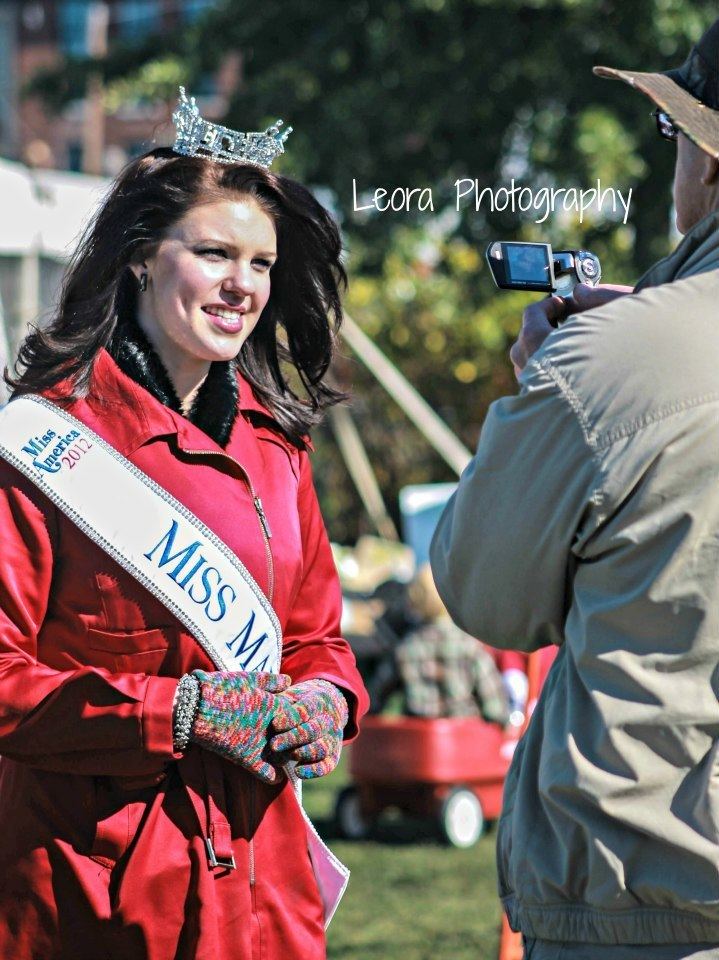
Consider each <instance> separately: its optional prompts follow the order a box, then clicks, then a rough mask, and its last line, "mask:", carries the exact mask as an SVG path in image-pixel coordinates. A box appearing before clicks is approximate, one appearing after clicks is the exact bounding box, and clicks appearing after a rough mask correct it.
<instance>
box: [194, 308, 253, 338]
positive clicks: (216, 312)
mask: <svg viewBox="0 0 719 960" xmlns="http://www.w3.org/2000/svg"><path fill="white" fill-rule="evenodd" d="M202 309H203V311H204V312H205V313H206V314H207V316H208V317H209V320H210V323H211V324H212V326H213V327H215V329H216V330H220V331H221V332H222V333H239V332H240V331H241V330H242V328H243V326H244V319H243V317H244V314H245V310H244V309H242V310H229V309H227V308H223V307H203V308H202Z"/></svg>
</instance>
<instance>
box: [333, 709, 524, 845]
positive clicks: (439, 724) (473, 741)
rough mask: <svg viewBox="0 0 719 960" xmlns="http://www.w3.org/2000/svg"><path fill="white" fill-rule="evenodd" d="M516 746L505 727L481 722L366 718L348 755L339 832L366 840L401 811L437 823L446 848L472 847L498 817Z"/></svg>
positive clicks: (339, 804)
mask: <svg viewBox="0 0 719 960" xmlns="http://www.w3.org/2000/svg"><path fill="white" fill-rule="evenodd" d="M514 745H515V740H514V739H508V737H507V735H506V734H505V733H504V731H503V730H502V728H501V727H500V726H498V725H497V724H494V723H487V722H485V721H484V720H481V719H479V718H477V717H452V718H446V719H439V720H425V719H422V718H418V717H385V716H370V717H366V718H365V720H364V722H363V725H362V733H361V734H360V736H359V737H358V739H357V740H356V741H355V743H354V744H352V746H351V747H350V748H349V750H350V757H349V769H350V775H351V777H352V780H353V783H352V784H351V785H350V786H348V787H346V788H345V789H344V790H342V791H341V792H340V794H339V796H338V798H337V806H336V811H335V812H336V817H337V824H338V826H339V829H340V831H341V832H342V833H343V835H344V836H346V837H348V838H351V839H361V838H363V837H365V836H366V835H367V834H368V833H369V831H370V829H371V827H372V823H373V821H374V820H375V819H376V818H377V817H378V816H379V815H380V814H381V813H382V811H383V810H385V809H386V808H388V807H396V808H398V809H399V810H401V811H403V812H404V813H407V814H410V815H412V816H419V817H433V818H437V821H438V824H439V827H440V830H441V833H442V835H443V837H444V839H445V840H446V841H447V842H448V843H450V844H452V845H453V846H456V847H471V846H472V845H473V844H475V843H476V842H477V840H478V839H479V837H480V836H481V834H482V831H483V829H484V826H485V824H486V822H487V821H488V820H496V819H497V817H498V816H499V813H500V810H501V806H502V789H503V786H504V778H505V775H506V773H507V769H508V767H509V763H510V760H511V755H512V751H513V748H514Z"/></svg>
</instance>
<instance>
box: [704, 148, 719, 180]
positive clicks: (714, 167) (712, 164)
mask: <svg viewBox="0 0 719 960" xmlns="http://www.w3.org/2000/svg"><path fill="white" fill-rule="evenodd" d="M702 183H703V184H704V186H705V187H710V186H711V185H712V184H716V183H719V158H717V157H713V156H712V155H711V154H710V153H705V154H704V168H703V170H702Z"/></svg>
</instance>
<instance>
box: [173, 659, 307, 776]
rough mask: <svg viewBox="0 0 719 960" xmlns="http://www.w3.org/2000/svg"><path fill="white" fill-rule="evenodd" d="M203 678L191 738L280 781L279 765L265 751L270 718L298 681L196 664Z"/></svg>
mask: <svg viewBox="0 0 719 960" xmlns="http://www.w3.org/2000/svg"><path fill="white" fill-rule="evenodd" d="M192 675H193V676H194V677H196V678H197V680H198V681H199V684H200V702H199V704H198V707H197V713H196V715H195V719H194V722H193V724H192V730H191V732H190V739H191V740H192V741H193V743H197V744H199V746H201V747H204V748H205V749H206V750H212V751H213V752H214V753H219V754H220V756H223V757H226V758H227V759H228V760H232V762H233V763H238V764H240V766H242V767H244V768H245V769H246V770H249V771H250V773H253V774H254V775H255V776H256V777H259V779H260V780H265V781H266V782H267V783H274V782H275V780H276V779H277V771H276V770H275V768H274V767H273V766H272V764H270V763H268V762H267V761H266V760H265V759H264V757H263V752H264V751H265V748H266V747H267V739H268V735H269V727H270V723H271V721H272V719H273V717H274V716H275V714H276V712H277V710H278V709H279V708H280V706H281V705H282V700H281V695H282V693H283V691H284V690H286V689H287V687H288V686H289V685H290V683H291V682H292V681H291V679H290V677H288V676H287V675H286V674H283V673H280V674H277V673H262V672H261V671H256V672H253V673H243V672H242V671H238V672H236V673H228V672H225V671H220V670H218V671H216V672H214V673H205V671H204V670H194V671H193V673H192Z"/></svg>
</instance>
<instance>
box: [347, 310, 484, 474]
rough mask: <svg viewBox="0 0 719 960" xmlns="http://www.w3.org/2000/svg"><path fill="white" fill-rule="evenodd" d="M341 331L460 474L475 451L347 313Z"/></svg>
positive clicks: (427, 437) (371, 371)
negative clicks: (470, 448)
mask: <svg viewBox="0 0 719 960" xmlns="http://www.w3.org/2000/svg"><path fill="white" fill-rule="evenodd" d="M340 333H341V335H342V336H343V337H344V339H345V340H346V342H347V343H348V344H349V346H350V347H351V348H352V349H353V350H354V352H355V353H356V354H357V356H358V357H359V359H360V360H361V361H362V363H364V365H365V366H366V367H367V369H368V370H369V371H370V373H372V374H373V375H374V376H375V377H376V378H377V380H378V381H379V382H380V383H381V384H382V386H383V387H384V388H385V390H386V391H387V393H388V394H389V395H390V396H391V397H392V399H393V400H394V401H395V402H396V403H397V404H399V406H400V407H401V408H402V410H404V412H405V413H406V414H407V416H408V417H409V419H410V420H411V421H412V423H414V425H415V426H416V427H417V429H418V430H419V431H420V432H421V433H422V434H423V435H424V437H426V439H427V440H428V441H429V442H430V443H431V444H432V446H433V447H434V449H435V450H436V451H437V453H438V454H439V455H440V456H441V457H442V458H443V459H444V460H445V462H446V463H448V464H449V466H450V467H451V468H452V469H453V470H454V471H455V473H456V474H457V476H459V474H460V473H461V472H462V471H463V470H464V468H465V467H466V466H467V464H468V463H469V461H470V460H471V459H472V454H471V453H470V451H469V450H468V449H467V448H466V447H465V445H464V444H463V443H462V441H461V440H459V439H458V438H457V437H456V436H455V435H454V433H452V431H451V430H450V429H449V427H448V426H447V424H446V423H445V422H444V420H442V419H441V417H438V416H437V414H436V413H435V412H434V410H433V409H432V408H431V407H430V405H429V404H428V403H427V401H426V400H424V399H423V398H422V397H421V396H420V395H419V393H418V392H417V391H416V390H415V388H414V387H413V386H412V384H411V383H410V382H409V381H408V380H407V379H406V377H405V376H404V375H403V374H402V373H400V371H399V370H398V369H397V367H395V365H394V364H393V363H392V362H391V361H390V360H389V359H388V358H387V357H386V356H385V355H384V354H383V353H382V351H381V350H380V349H379V347H378V346H377V345H376V344H374V343H373V342H372V341H371V340H370V338H369V337H368V336H367V334H366V333H364V332H363V331H362V330H360V328H359V326H358V325H357V324H356V323H355V321H354V320H353V319H352V317H350V316H349V315H348V314H346V313H345V314H344V317H343V320H342V327H341V328H340Z"/></svg>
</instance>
